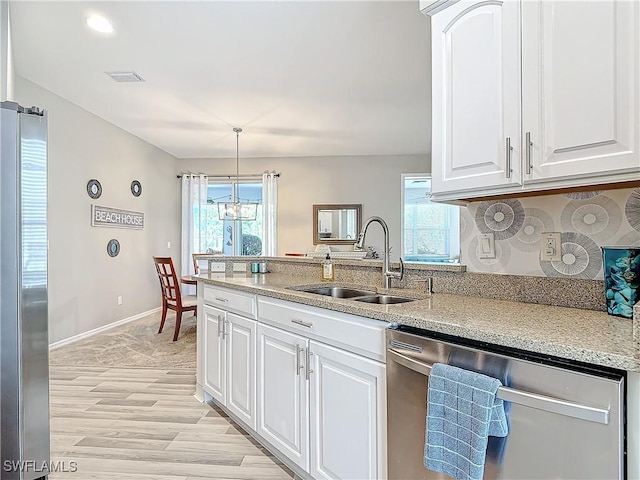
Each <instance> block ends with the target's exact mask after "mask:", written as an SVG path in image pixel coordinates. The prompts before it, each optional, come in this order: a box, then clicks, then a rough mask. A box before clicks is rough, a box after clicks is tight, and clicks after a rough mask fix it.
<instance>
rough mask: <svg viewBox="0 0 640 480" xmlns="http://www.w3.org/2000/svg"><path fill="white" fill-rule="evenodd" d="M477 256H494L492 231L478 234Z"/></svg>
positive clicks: (494, 248) (494, 246) (494, 247)
mask: <svg viewBox="0 0 640 480" xmlns="http://www.w3.org/2000/svg"><path fill="white" fill-rule="evenodd" d="M478 243H479V247H480V248H479V254H478V258H496V244H495V239H494V236H493V233H481V234H480V235H479V236H478Z"/></svg>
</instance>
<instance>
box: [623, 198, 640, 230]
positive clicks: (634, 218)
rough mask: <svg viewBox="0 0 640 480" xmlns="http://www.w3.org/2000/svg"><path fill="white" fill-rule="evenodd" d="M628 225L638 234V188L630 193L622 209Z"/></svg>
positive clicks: (639, 213)
mask: <svg viewBox="0 0 640 480" xmlns="http://www.w3.org/2000/svg"><path fill="white" fill-rule="evenodd" d="M624 213H625V215H626V216H627V220H628V221H629V224H630V225H631V226H632V227H633V228H635V229H636V230H637V231H639V232H640V188H636V189H635V190H633V191H632V192H631V195H629V198H628V199H627V204H626V205H625V208H624Z"/></svg>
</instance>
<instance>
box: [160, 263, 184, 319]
mask: <svg viewBox="0 0 640 480" xmlns="http://www.w3.org/2000/svg"><path fill="white" fill-rule="evenodd" d="M153 261H154V263H155V264H156V271H157V272H158V279H159V280H160V290H161V291H162V298H163V300H165V301H167V302H171V303H175V304H176V306H178V307H181V306H182V296H181V294H180V282H178V277H177V276H176V269H175V268H174V267H173V260H171V257H153Z"/></svg>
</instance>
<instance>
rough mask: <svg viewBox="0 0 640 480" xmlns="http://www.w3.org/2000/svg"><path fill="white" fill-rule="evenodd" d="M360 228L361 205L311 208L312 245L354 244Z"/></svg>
mask: <svg viewBox="0 0 640 480" xmlns="http://www.w3.org/2000/svg"><path fill="white" fill-rule="evenodd" d="M361 228H362V204H359V203H353V204H325V205H314V206H313V244H314V245H318V244H322V243H326V244H330V245H349V244H352V243H356V240H357V239H358V234H359V233H360V229H361Z"/></svg>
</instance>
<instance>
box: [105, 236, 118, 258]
mask: <svg viewBox="0 0 640 480" xmlns="http://www.w3.org/2000/svg"><path fill="white" fill-rule="evenodd" d="M107 253H108V254H109V256H110V257H117V256H118V254H119V253H120V242H119V241H118V240H116V239H115V238H112V239H111V240H109V242H108V243H107Z"/></svg>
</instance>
